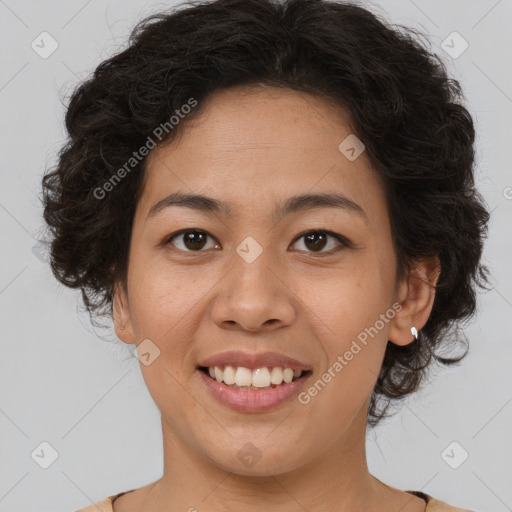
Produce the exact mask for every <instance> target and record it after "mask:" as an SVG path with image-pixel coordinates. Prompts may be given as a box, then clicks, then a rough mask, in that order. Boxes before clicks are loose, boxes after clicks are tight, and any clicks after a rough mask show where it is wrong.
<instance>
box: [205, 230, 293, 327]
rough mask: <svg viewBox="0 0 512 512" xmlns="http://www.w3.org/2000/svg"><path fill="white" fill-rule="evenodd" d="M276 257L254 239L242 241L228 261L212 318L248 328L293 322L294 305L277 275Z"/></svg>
mask: <svg viewBox="0 0 512 512" xmlns="http://www.w3.org/2000/svg"><path fill="white" fill-rule="evenodd" d="M278 260H279V258H273V254H272V249H265V248H264V247H263V246H262V245H260V244H259V243H258V242H257V241H256V240H255V239H254V238H252V237H247V238H246V239H245V240H244V241H242V242H241V243H240V244H239V245H238V247H236V250H235V252H234V253H233V255H232V258H231V260H230V262H229V264H230V265H231V272H229V273H228V275H227V276H226V277H227V279H226V280H225V281H224V285H223V288H224V289H223V290H222V291H221V293H220V294H219V296H218V297H217V298H216V303H215V305H214V308H213V312H212V313H213V316H214V321H215V322H216V323H217V324H219V325H221V324H223V325H227V324H229V325H232V324H233V323H236V324H238V325H239V327H241V328H244V329H247V330H258V329H260V328H262V327H263V326H266V327H267V326H270V325H276V326H277V325H283V324H287V323H290V322H292V321H293V318H294V314H295V308H294V305H293V301H292V298H291V296H290V293H291V292H290V289H289V287H288V286H286V284H285V283H284V282H283V279H280V278H279V275H280V274H281V275H282V272H280V270H279V268H278V266H279V262H278Z"/></svg>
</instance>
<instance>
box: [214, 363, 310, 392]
mask: <svg viewBox="0 0 512 512" xmlns="http://www.w3.org/2000/svg"><path fill="white" fill-rule="evenodd" d="M208 373H209V374H210V377H211V378H212V379H215V380H217V382H224V384H227V385H228V386H230V385H235V384H236V385H237V386H254V387H257V388H266V387H268V386H270V385H271V384H275V385H278V384H282V383H283V381H284V382H286V383H288V382H291V381H292V380H293V379H294V378H297V377H300V376H301V375H302V371H301V370H293V369H292V368H284V369H283V368H280V367H278V366H275V367H273V368H272V371H269V369H268V368H267V367H264V368H257V369H256V370H250V369H249V368H245V367H243V366H238V367H236V366H225V367H224V370H222V369H221V368H219V367H218V366H214V367H213V368H212V367H208Z"/></svg>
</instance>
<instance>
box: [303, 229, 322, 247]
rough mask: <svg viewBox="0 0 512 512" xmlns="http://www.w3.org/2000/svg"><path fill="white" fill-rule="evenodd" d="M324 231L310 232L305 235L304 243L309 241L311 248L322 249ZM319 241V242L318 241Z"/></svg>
mask: <svg viewBox="0 0 512 512" xmlns="http://www.w3.org/2000/svg"><path fill="white" fill-rule="evenodd" d="M325 240H326V236H325V233H311V234H309V235H307V236H306V245H308V243H310V242H311V244H312V247H309V246H308V247H309V248H313V249H315V248H316V249H323V248H324V247H325ZM319 241H320V244H319V243H318V242H319Z"/></svg>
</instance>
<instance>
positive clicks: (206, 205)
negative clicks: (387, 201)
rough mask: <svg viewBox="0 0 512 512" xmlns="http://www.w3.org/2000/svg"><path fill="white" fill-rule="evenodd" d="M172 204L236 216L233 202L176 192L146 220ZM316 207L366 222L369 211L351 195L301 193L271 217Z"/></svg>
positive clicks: (158, 205) (163, 201)
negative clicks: (350, 214) (358, 217)
mask: <svg viewBox="0 0 512 512" xmlns="http://www.w3.org/2000/svg"><path fill="white" fill-rule="evenodd" d="M171 206H181V207H186V208H191V209H193V210H198V211H201V212H206V213H210V212H211V213H217V214H220V215H222V216H224V217H233V216H234V210H233V205H232V204H231V203H227V202H224V201H219V200H218V199H214V198H212V197H207V196H203V195H198V194H186V193H183V192H174V193H172V194H170V195H169V196H167V197H165V198H164V199H162V200H161V201H158V203H156V204H154V205H153V206H152V207H151V208H150V210H149V212H148V215H147V217H146V221H147V220H149V219H150V218H151V217H154V216H155V215H157V214H158V213H159V212H161V211H162V210H164V209H165V208H169V207H171ZM317 208H340V209H343V210H346V211H348V212H350V213H354V214H357V215H359V216H360V217H361V218H363V220H365V221H366V220H367V216H366V212H365V211H364V210H363V208H361V206H359V205H358V204H357V203H355V202H354V201H352V200H351V199H349V198H348V197H345V196H344V195H342V194H337V193H336V194H335V193H325V194H300V195H297V196H293V197H289V198H288V199H287V200H286V201H284V203H280V204H278V205H277V206H276V208H275V210H274V211H273V213H272V216H273V217H274V219H276V220H280V219H282V218H284V217H285V216H286V215H289V214H291V213H295V212H301V211H307V210H313V209H317Z"/></svg>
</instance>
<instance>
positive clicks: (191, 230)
mask: <svg viewBox="0 0 512 512" xmlns="http://www.w3.org/2000/svg"><path fill="white" fill-rule="evenodd" d="M185 233H202V234H205V235H207V236H209V237H211V238H212V239H214V237H213V236H212V235H210V233H208V232H207V231H204V230H202V229H195V228H187V229H182V230H180V231H176V232H175V233H172V234H171V235H169V236H168V237H167V238H166V239H165V240H164V241H163V244H162V245H164V246H169V245H172V243H171V242H172V240H173V239H174V238H176V237H178V236H179V235H184V234H185ZM312 233H322V234H324V235H328V236H331V237H332V238H334V239H336V240H337V241H338V242H339V243H340V246H338V247H335V248H334V249H331V250H329V251H325V252H324V251H319V252H315V251H304V252H306V253H308V254H314V255H318V256H320V257H322V256H330V255H332V254H334V253H336V252H338V251H340V250H341V249H343V248H353V244H352V243H351V242H350V241H349V240H348V239H347V238H345V237H344V236H342V235H339V234H338V233H334V232H333V231H329V230H327V229H310V230H308V231H304V232H303V233H300V234H299V235H297V236H296V237H295V238H294V240H293V243H292V245H294V244H295V243H296V242H297V241H298V240H300V239H301V238H304V237H305V236H307V235H310V234H312ZM173 250H176V251H179V252H182V253H199V252H206V250H204V249H201V250H198V251H190V250H183V249H178V248H176V247H175V248H173ZM298 252H302V251H298Z"/></svg>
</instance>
